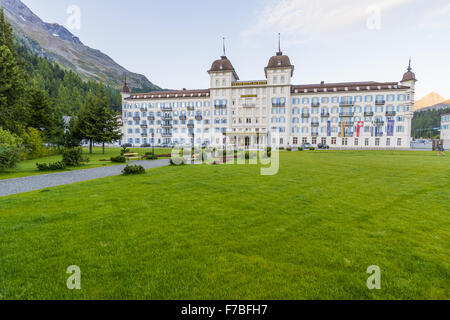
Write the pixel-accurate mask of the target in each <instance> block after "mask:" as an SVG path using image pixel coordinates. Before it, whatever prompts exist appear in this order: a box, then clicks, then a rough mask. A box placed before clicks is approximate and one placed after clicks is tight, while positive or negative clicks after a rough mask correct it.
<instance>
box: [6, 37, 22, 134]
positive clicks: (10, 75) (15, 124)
mask: <svg viewBox="0 0 450 320" xmlns="http://www.w3.org/2000/svg"><path fill="white" fill-rule="evenodd" d="M24 88H25V80H24V78H23V74H22V72H21V71H20V69H19V67H18V66H17V63H16V60H15V58H14V56H13V55H12V53H11V51H10V50H9V48H8V47H7V46H5V45H2V46H0V126H1V127H3V128H4V129H6V130H9V131H11V132H13V133H20V132H21V130H23V129H24V127H25V124H26V122H27V117H28V108H27V106H26V99H25V90H24Z"/></svg>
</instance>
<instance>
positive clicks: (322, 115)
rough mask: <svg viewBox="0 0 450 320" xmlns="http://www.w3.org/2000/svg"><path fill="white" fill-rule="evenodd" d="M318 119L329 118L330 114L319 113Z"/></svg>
mask: <svg viewBox="0 0 450 320" xmlns="http://www.w3.org/2000/svg"><path fill="white" fill-rule="evenodd" d="M320 117H322V118H329V117H330V114H329V113H321V114H320Z"/></svg>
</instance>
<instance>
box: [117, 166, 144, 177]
mask: <svg viewBox="0 0 450 320" xmlns="http://www.w3.org/2000/svg"><path fill="white" fill-rule="evenodd" d="M144 173H145V169H144V167H143V166H139V165H135V166H130V165H127V166H126V167H125V168H124V169H123V171H122V174H124V175H130V174H144Z"/></svg>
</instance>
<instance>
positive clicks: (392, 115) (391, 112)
mask: <svg viewBox="0 0 450 320" xmlns="http://www.w3.org/2000/svg"><path fill="white" fill-rule="evenodd" d="M396 115H397V112H395V111H386V117H395V116H396Z"/></svg>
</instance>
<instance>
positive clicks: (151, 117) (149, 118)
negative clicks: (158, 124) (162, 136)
mask: <svg viewBox="0 0 450 320" xmlns="http://www.w3.org/2000/svg"><path fill="white" fill-rule="evenodd" d="M147 119H148V120H149V121H155V117H154V116H149V117H147Z"/></svg>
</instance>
